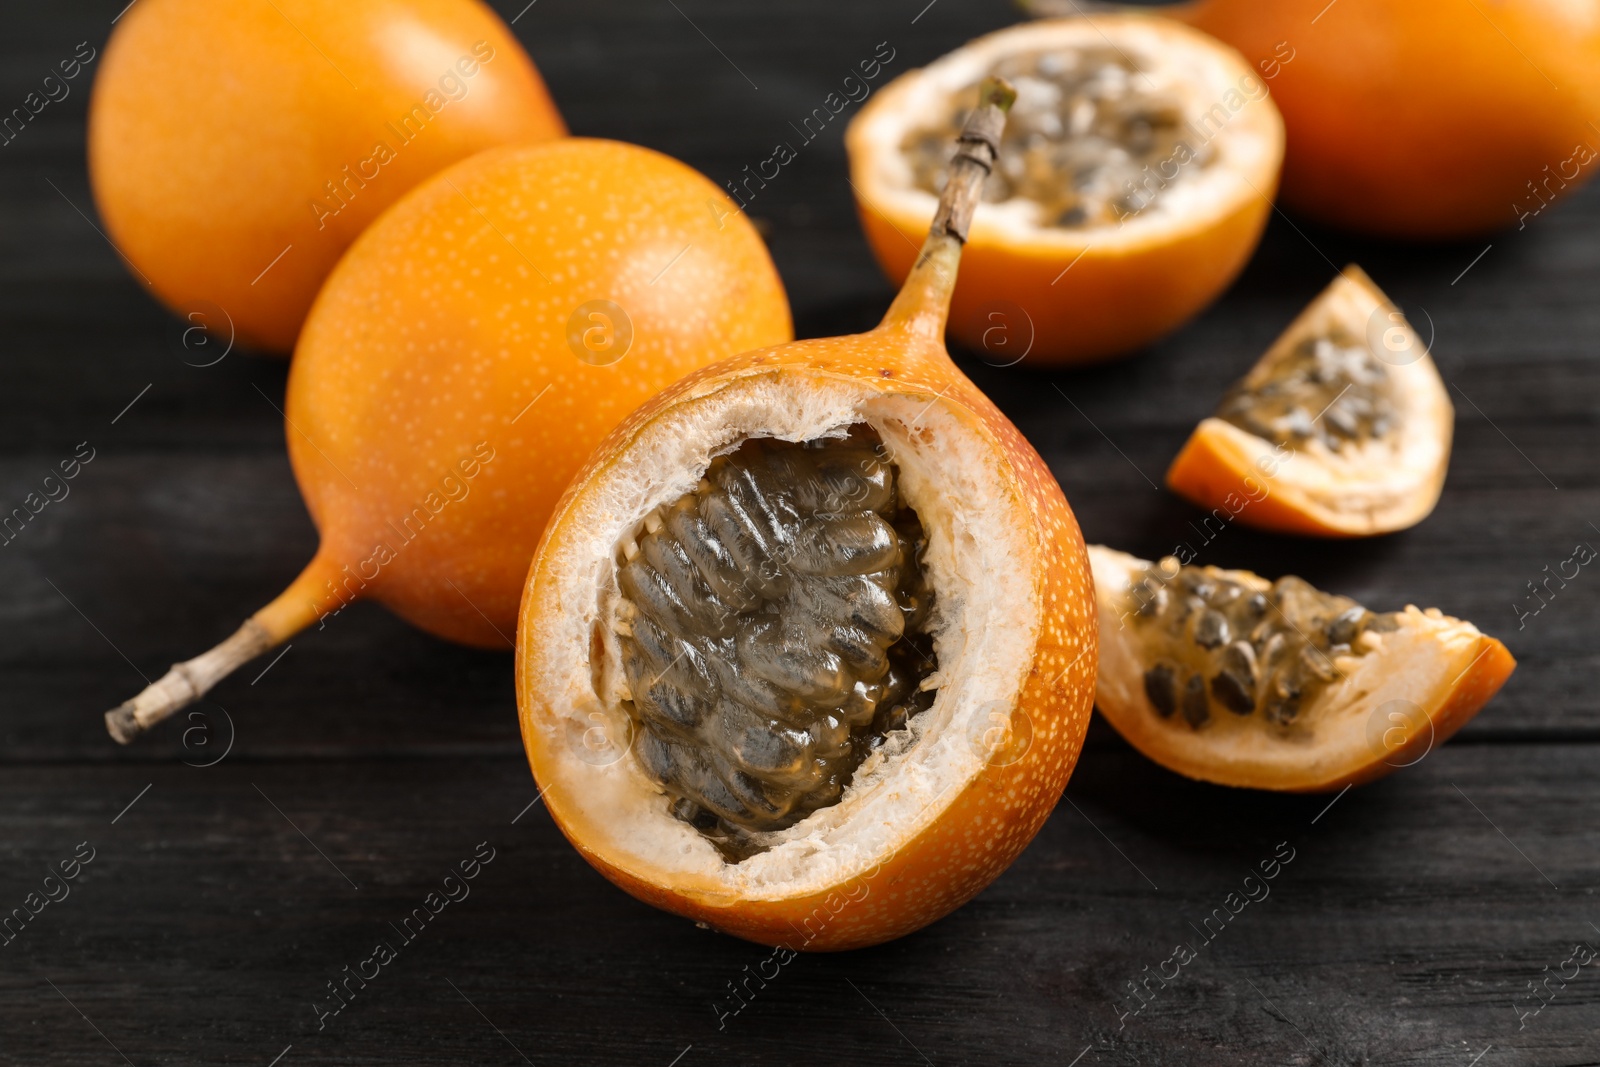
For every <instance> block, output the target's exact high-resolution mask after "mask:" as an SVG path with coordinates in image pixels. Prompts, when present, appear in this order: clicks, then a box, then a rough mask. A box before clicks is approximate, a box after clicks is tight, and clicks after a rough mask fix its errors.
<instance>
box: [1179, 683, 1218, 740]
mask: <svg viewBox="0 0 1600 1067" xmlns="http://www.w3.org/2000/svg"><path fill="white" fill-rule="evenodd" d="M1183 717H1184V719H1185V720H1187V721H1188V723H1189V725H1190V726H1193V727H1195V728H1197V729H1198V728H1199V727H1200V726H1201V724H1203V723H1204V722H1205V721H1206V720H1207V719H1209V718H1211V709H1210V708H1209V707H1208V706H1207V705H1206V680H1205V679H1204V678H1202V677H1200V675H1198V674H1191V675H1190V676H1189V684H1188V685H1186V686H1184V687H1183Z"/></svg>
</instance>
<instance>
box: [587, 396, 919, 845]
mask: <svg viewBox="0 0 1600 1067" xmlns="http://www.w3.org/2000/svg"><path fill="white" fill-rule="evenodd" d="M924 545H925V538H924V535H923V530H922V526H921V523H920V521H919V520H918V518H917V515H916V513H915V512H914V511H913V510H912V509H911V508H910V507H909V506H908V505H907V504H906V502H905V501H904V499H903V498H902V496H901V494H900V491H899V485H898V478H897V472H896V469H895V466H894V464H893V463H892V462H891V461H890V458H889V455H888V452H887V450H886V448H885V446H884V445H883V442H882V441H881V439H880V438H879V437H878V436H877V434H876V433H875V432H874V431H873V430H871V428H870V427H867V426H856V427H853V428H851V430H850V432H849V435H848V436H847V437H845V438H842V439H824V440H817V441H808V442H805V443H803V444H796V443H791V442H784V441H778V440H774V439H770V438H755V439H751V440H749V441H746V442H745V443H744V444H742V445H741V446H740V447H739V448H738V449H737V450H735V451H733V452H732V453H730V454H728V455H724V456H719V457H717V458H716V459H715V460H713V461H712V464H711V467H710V469H709V470H708V471H707V472H706V475H705V477H704V478H703V479H702V480H701V482H700V484H699V486H698V487H697V488H696V489H695V490H694V491H692V492H690V493H687V494H685V495H684V496H682V497H680V498H679V499H678V500H676V501H674V502H672V503H671V504H669V505H665V506H663V507H661V508H659V509H657V510H656V511H655V512H653V513H652V514H651V515H650V516H648V517H647V518H646V519H645V522H644V526H643V527H642V528H641V530H640V531H639V532H638V534H637V535H636V537H635V538H634V539H632V540H630V541H629V542H628V543H626V544H624V545H623V546H622V550H621V553H620V559H619V562H618V572H617V582H618V587H619V589H620V590H621V592H622V595H623V597H624V598H625V599H624V601H623V603H622V605H621V612H620V617H621V619H622V622H621V626H620V629H621V630H622V631H624V632H622V633H621V634H620V635H619V636H620V644H621V650H622V668H623V672H624V675H625V676H626V679H627V684H628V691H629V693H630V697H631V699H630V700H629V701H628V702H627V705H628V712H629V714H630V715H631V716H632V717H633V720H634V723H635V727H636V730H637V734H638V736H637V741H636V743H635V748H634V752H635V754H636V756H637V757H638V759H639V762H640V764H641V766H642V767H643V768H644V769H645V771H646V772H647V773H648V774H649V775H650V776H651V777H652V778H653V779H654V780H655V781H656V782H657V783H658V784H659V785H661V786H662V787H663V788H664V789H665V790H666V792H667V794H668V796H669V797H670V798H671V805H672V811H673V813H674V814H675V815H677V816H678V817H679V818H681V819H683V820H685V821H686V822H689V823H691V824H692V825H694V826H695V827H696V828H697V829H699V830H700V831H701V832H702V833H704V834H705V835H706V836H707V837H708V838H710V839H711V840H712V841H713V842H714V843H715V844H717V846H718V847H719V848H721V849H722V851H723V852H724V854H725V855H727V856H728V857H729V858H730V859H739V858H742V857H744V856H747V855H750V854H753V853H754V852H755V851H758V850H759V849H758V846H757V845H755V844H754V843H753V842H752V840H751V836H750V835H751V834H753V833H761V832H766V831H772V830H779V829H783V828H784V827H787V826H791V825H793V824H794V823H796V822H798V821H799V820H800V819H802V818H804V817H805V816H806V815H808V814H810V813H811V812H813V811H816V810H817V809H819V808H823V807H826V806H828V805H830V804H833V803H834V802H836V801H837V800H838V799H839V797H840V795H841V793H842V792H843V790H844V788H845V786H846V785H848V784H849V781H850V778H851V776H852V774H853V773H854V772H855V769H856V768H857V767H858V766H859V765H860V764H861V762H862V760H864V759H865V758H866V756H867V755H868V754H869V753H870V752H871V751H872V750H873V749H874V748H876V747H878V746H879V745H881V744H882V743H883V742H884V740H885V738H886V737H887V736H888V734H889V733H890V732H891V731H893V730H897V729H901V728H903V727H904V726H905V724H906V721H907V720H908V719H909V718H910V717H911V716H913V715H916V714H917V713H918V712H920V711H922V710H924V709H926V708H927V707H928V706H930V705H931V704H932V702H933V694H932V692H930V691H924V690H923V689H922V688H921V683H922V682H923V681H924V679H926V678H927V677H928V676H929V675H931V674H932V673H933V671H934V669H935V668H936V666H937V662H936V658H935V655H934V651H933V642H932V637H931V636H930V634H929V630H928V628H929V624H930V614H931V611H932V607H933V598H932V593H931V591H930V590H929V588H928V586H927V582H926V580H925V578H924V576H923V571H922V563H921V556H922V552H923V548H924Z"/></svg>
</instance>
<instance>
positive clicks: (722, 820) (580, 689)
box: [517, 84, 1097, 950]
mask: <svg viewBox="0 0 1600 1067" xmlns="http://www.w3.org/2000/svg"><path fill="white" fill-rule="evenodd" d="M984 92H985V98H984V103H983V105H982V106H981V107H980V108H979V109H978V110H977V111H976V112H975V113H974V115H973V117H972V119H970V120H969V123H968V125H967V127H966V128H965V129H964V132H963V136H962V150H961V153H960V154H959V155H958V156H957V157H956V160H955V161H954V162H953V163H952V164H951V171H952V174H951V181H950V183H949V184H948V186H947V188H946V193H945V197H944V199H943V201H942V202H941V207H940V214H939V218H938V219H937V220H936V222H935V224H934V227H933V230H932V233H931V235H930V236H929V238H928V240H927V243H926V246H925V248H924V253H923V255H922V257H921V258H920V260H919V262H918V264H917V266H916V268H915V269H914V270H913V271H912V273H911V276H910V278H909V279H908V281H907V283H906V286H905V288H904V289H903V290H902V292H901V294H900V296H899V297H898V298H897V299H896V300H895V302H894V304H893V306H891V307H890V309H889V312H888V314H887V315H886V316H885V317H884V320H883V323H882V324H881V325H880V326H878V327H877V328H876V329H874V330H872V331H870V332H868V333H864V334H859V335H856V336H851V337H833V338H826V339H819V340H807V341H798V342H795V343H793V344H788V345H781V346H779V347H777V348H769V349H765V350H763V351H759V352H752V353H747V354H745V355H743V356H736V357H733V358H732V359H730V360H724V361H722V362H720V363H716V364H713V365H712V366H710V367H708V368H705V369H704V370H702V371H700V372H697V373H695V374H692V375H690V376H689V377H687V378H685V379H683V380H681V381H680V382H678V383H677V384H676V385H674V386H672V387H671V388H669V389H668V390H666V391H665V392H664V393H662V394H660V395H659V396H657V397H656V398H655V399H653V400H651V401H650V402H648V403H647V404H646V405H645V406H644V407H642V408H640V409H639V410H638V411H637V412H635V413H634V414H633V415H632V416H631V417H630V418H629V419H628V420H627V421H626V422H625V423H623V424H622V425H621V426H620V427H618V428H617V430H616V431H615V432H613V433H612V434H611V436H610V437H608V438H607V439H606V441H605V442H603V443H602V445H601V446H600V448H599V449H598V450H597V451H596V452H595V454H594V455H593V456H592V457H591V459H590V461H589V464H588V466H587V467H586V468H585V469H584V470H583V471H582V472H580V474H579V476H578V477H577V479H576V480H575V481H574V482H573V484H572V486H571V488H570V489H569V490H568V492H567V495H566V497H565V498H564V499H563V501H562V503H561V504H560V505H559V506H558V507H557V509H556V512H555V515H554V517H553V518H552V520H551V522H550V525H549V526H548V528H547V529H546V531H545V537H544V542H543V543H542V545H541V546H540V548H539V553H538V556H537V557H536V558H535V560H534V563H533V567H532V570H531V571H530V572H529V575H528V584H527V587H526V590H525V593H524V596H523V601H522V617H521V621H520V623H519V625H518V631H517V689H518V699H519V705H520V708H521V712H522V730H523V739H524V743H525V744H526V747H527V751H528V758H529V762H530V763H531V765H532V767H533V771H534V775H535V777H536V778H537V779H538V782H539V786H540V790H541V794H542V795H543V797H544V800H545V804H546V806H547V807H548V808H549V810H550V813H551V815H552V816H553V817H554V818H555V820H556V822H557V824H558V825H559V826H560V827H561V828H562V830H563V831H564V832H565V833H566V834H567V836H568V837H569V838H570V839H571V840H572V841H573V843H574V844H575V845H577V847H578V848H579V849H580V850H581V851H582V852H583V855H584V857H585V858H586V859H588V860H589V862H590V863H592V864H594V865H595V867H597V868H598V869H599V870H600V871H601V872H602V873H603V874H604V875H605V876H606V877H608V878H610V879H611V880H612V881H614V882H616V883H617V884H618V885H619V886H621V887H623V888H624V889H626V890H627V891H628V892H630V893H633V894H634V895H635V896H638V897H639V898H640V899H642V900H645V901H648V902H650V903H653V904H656V905H658V906H660V907H663V908H666V909H668V910H671V911H674V912H677V913H678V914H681V915H685V916H689V917H692V918H694V919H696V920H698V921H700V922H704V923H707V924H709V925H711V926H714V927H716V928H718V929H720V930H724V931H726V932H728V933H732V934H736V935H738V936H740V937H745V938H750V939H752V940H756V941H762V942H765V943H767V944H771V945H783V946H786V947H788V948H790V949H795V950H799V949H811V950H818V949H841V948H850V947H854V946H859V945H867V944H873V943H875V942H879V941H884V940H887V939H889V938H891V937H896V936H898V935H900V934H903V933H906V932H907V931H910V930H914V929H916V928H918V927H920V926H922V925H924V924H926V923H928V922H931V921H933V920H934V919H936V918H938V917H939V916H941V915H944V914H945V913H946V912H948V911H950V910H951V909H953V908H955V907H956V906H958V905H959V904H961V903H962V902H963V901H965V900H967V899H969V898H970V897H972V896H973V895H974V894H975V893H977V892H978V891H979V890H980V889H982V888H983V887H984V886H985V885H987V884H988V882H989V881H990V880H991V879H993V878H994V877H996V876H997V875H998V874H999V873H1000V872H1001V871H1002V870H1003V869H1004V868H1005V866H1006V865H1007V864H1008V863H1010V862H1011V860H1012V859H1014V858H1015V857H1016V856H1017V854H1018V853H1020V852H1021V851H1022V849H1023V848H1024V847H1025V846H1026V844H1027V843H1028V841H1029V840H1030V839H1031V838H1032V837H1033V835H1034V834H1035V833H1036V832H1037V831H1038V829H1039V827H1040V826H1041V825H1043V823H1044V820H1045V818H1046V816H1047V815H1048V814H1049V812H1050V810H1051V808H1052V807H1053V806H1054V805H1055V802H1056V800H1057V799H1058V798H1059V797H1060V795H1061V790H1062V788H1063V787H1064V786H1065V784H1066V781H1067V776H1068V775H1069V774H1070V773H1071V771H1072V767H1073V764H1074V763H1075V762H1076V760H1077V756H1078V751H1079V748H1080V746H1081V743H1082V740H1083V733H1084V730H1085V729H1086V728H1087V724H1088V716H1089V709H1090V706H1091V703H1092V691H1093V677H1094V662H1095V652H1094V649H1095V636H1096V633H1097V630H1096V627H1095V622H1094V614H1093V612H1094V603H1093V602H1094V594H1093V590H1092V587H1091V585H1090V579H1089V570H1088V561H1087V557H1086V556H1085V552H1084V547H1083V541H1082V538H1081V536H1080V535H1079V533H1078V528H1077V524H1076V523H1075V522H1074V520H1073V518H1072V513H1071V511H1070V510H1069V509H1068V507H1067V503H1066V501H1065V500H1064V499H1063V497H1062V495H1061V490H1060V487H1059V486H1058V485H1057V484H1056V482H1055V480H1054V478H1052V477H1051V475H1050V472H1049V469H1048V468H1047V467H1045V465H1044V463H1043V461H1042V460H1041V459H1040V458H1039V456H1038V455H1037V453H1035V452H1034V450H1033V449H1032V448H1031V447H1030V446H1029V445H1028V443H1027V442H1026V441H1025V440H1024V439H1023V438H1022V436H1021V434H1019V433H1018V432H1017V430H1016V428H1015V427H1014V426H1012V425H1011V423H1010V422H1009V421H1007V420H1006V418H1005V416H1004V415H1002V414H1001V413H1000V412H999V410H998V409H996V408H995V406H994V405H993V404H992V403H990V402H989V401H988V400H987V399H986V398H985V397H984V395H983V394H982V393H981V392H979V391H978V389H977V388H976V387H975V386H974V385H973V384H972V383H971V382H970V381H969V380H967V378H965V377H964V376H963V375H962V374H961V372H960V371H959V370H957V369H956V366H955V365H954V364H953V363H952V362H951V361H950V358H949V356H948V355H947V354H946V353H945V350H944V346H943V343H942V337H943V333H944V324H945V315H946V311H947V309H948V306H949V298H950V291H951V289H952V287H953V285H954V282H955V272H956V265H957V263H958V261H959V257H960V252H961V240H962V237H963V235H964V234H965V233H966V227H967V224H968V221H969V220H970V219H971V212H972V208H973V206H974V205H975V204H976V202H977V196H978V189H979V187H980V185H981V183H982V180H983V177H984V175H985V174H986V173H987V172H988V169H989V166H990V165H991V164H992V163H993V160H994V157H995V152H996V150H997V146H998V144H999V135H1000V129H1001V126H1002V125H1003V117H1002V107H1003V106H1004V105H1005V104H1006V103H1008V99H1007V96H1006V93H1005V89H1004V86H1003V85H999V84H991V85H988V86H986V87H985V90H984Z"/></svg>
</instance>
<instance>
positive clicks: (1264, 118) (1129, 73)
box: [845, 12, 1284, 364]
mask: <svg viewBox="0 0 1600 1067" xmlns="http://www.w3.org/2000/svg"><path fill="white" fill-rule="evenodd" d="M991 74H994V75H999V76H1001V77H1004V78H1007V79H1008V80H1010V81H1012V82H1014V83H1015V84H1016V87H1017V104H1016V107H1015V108H1014V109H1013V112H1012V116H1011V120H1010V123H1009V125H1008V126H1007V128H1006V134H1005V142H1004V144H1003V145H1002V150H1001V154H1000V163H999V166H998V167H997V168H996V169H995V171H994V173H993V174H992V175H990V177H989V178H988V180H987V182H986V183H985V186H984V190H983V203H982V204H981V205H980V206H979V208H978V211H977V215H976V217H975V220H974V223H973V228H972V234H971V239H970V241H969V243H968V247H967V250H966V258H965V261H964V262H963V263H962V267H961V280H960V282H959V283H958V284H957V286H956V294H955V301H954V304H953V306H952V309H951V313H950V328H951V332H952V333H953V334H954V335H955V336H956V337H957V338H959V339H960V340H961V341H962V342H964V343H965V344H966V345H968V346H969V347H971V348H974V349H977V350H978V351H979V352H980V353H982V354H983V355H984V356H985V357H986V358H991V357H1004V358H1006V359H1007V361H1008V362H1010V361H1012V360H1020V359H1024V358H1026V359H1027V360H1029V361H1031V362H1033V363H1043V364H1051V363H1057V364H1059V363H1077V362H1086V361H1090V360H1096V359H1103V358H1106V357H1108V356H1113V355H1117V354H1120V353H1125V352H1129V351H1131V350H1133V349H1136V348H1138V347H1139V346H1140V345H1143V344H1145V343H1147V342H1149V341H1152V340H1154V339H1155V338H1157V337H1160V336H1162V335H1163V334H1165V333H1167V332H1169V331H1171V330H1172V329H1174V328H1176V327H1177V326H1178V325H1179V324H1180V323H1182V322H1184V321H1185V320H1186V319H1188V318H1190V317H1191V316H1192V315H1194V314H1195V313H1196V312H1197V311H1199V310H1200V309H1201V308H1203V307H1204V306H1205V305H1207V304H1209V303H1210V302H1211V301H1212V300H1213V299H1215V298H1216V296H1217V294H1219V293H1220V292H1222V290H1223V289H1225V288H1227V286H1228V284H1229V283H1230V282H1231V281H1232V280H1233V278H1234V276H1235V275H1236V274H1237V273H1238V272H1239V270H1240V269H1241V268H1242V267H1243V266H1244V263H1245V261H1246V260H1247V259H1249V257H1250V253H1251V251H1252V250H1253V249H1254V248H1255V246H1256V243H1257V241H1258V240H1259V239H1260V237H1261V231H1262V228H1263V227H1264V226H1265V224H1266V219H1267V216H1268V215H1269V214H1270V213H1271V211H1272V196H1273V194H1274V192H1275V191H1276V189H1277V181H1278V169H1279V166H1280V165H1281V163H1282V161H1283V143H1284V142H1283V121H1282V119H1281V118H1280V117H1279V115H1278V111H1277V108H1276V107H1275V106H1274V105H1273V102H1272V99H1271V97H1270V96H1269V95H1268V93H1267V87H1266V83H1265V82H1264V81H1263V80H1262V79H1261V78H1259V77H1258V76H1257V75H1256V73H1255V72H1254V71H1253V70H1252V69H1251V68H1250V66H1249V65H1248V64H1247V63H1245V62H1244V60H1242V59H1241V58H1240V57H1239V55H1238V53H1236V52H1234V51H1233V50H1232V49H1231V48H1229V47H1227V46H1226V45H1224V44H1221V43H1220V42H1218V41H1217V40H1215V39H1214V38H1211V37H1209V36H1207V35H1205V34H1203V33H1200V32H1198V31H1196V30H1193V29H1191V28H1189V27H1188V26H1184V25H1182V24H1181V23H1178V22H1174V21H1172V20H1170V19H1165V18H1161V17H1159V16H1156V15H1150V14H1140V13H1135V12H1125V13H1099V14H1095V15H1092V16H1085V17H1078V18H1064V19H1050V20H1044V21H1039V22H1033V23H1027V24H1024V25H1020V26H1013V27H1011V28H1009V29H1005V30H1001V31H999V32H998V33H992V34H989V35H988V36H986V37H980V38H979V39H977V40H975V41H972V42H971V43H969V44H966V45H964V46H962V47H961V48H958V49H956V50H955V51H954V52H951V53H950V54H949V55H946V56H944V57H943V58H941V59H939V60H937V61H936V62H934V63H932V64H930V65H929V66H927V67H925V68H922V69H920V70H914V71H911V72H909V73H907V74H904V75H902V76H901V77H899V78H897V79H896V80H895V81H894V82H892V83H890V84H889V85H888V86H886V87H885V88H884V89H883V90H882V91H881V92H879V93H878V94H877V95H876V96H874V97H873V99H872V100H871V101H869V102H868V103H867V104H866V105H865V106H864V107H863V108H862V110H861V113H860V114H859V115H858V116H857V117H856V118H855V120H854V121H852V122H851V124H850V129H849V133H848V135H847V136H846V141H845V143H846V146H847V148H848V150H849V154H850V172H851V182H852V185H853V188H854V190H855V193H856V201H857V207H858V210H859V212H860V216H861V220H862V224H863V226H864V227H865V229H866V233H867V237H868V240H869V241H870V242H871V244H872V248H873V251H874V252H875V253H876V254H877V257H878V262H879V263H880V264H881V265H882V266H883V269H884V271H885V272H886V273H888V274H889V275H890V276H891V277H892V278H894V279H895V280H899V279H902V278H904V277H905V276H906V273H907V272H908V271H909V270H910V269H911V265H912V262H913V260H914V259H915V257H916V253H917V244H916V242H917V241H919V240H920V239H921V238H922V236H923V235H924V234H925V233H927V229H928V220H929V219H930V218H932V216H933V205H934V202H935V200H936V199H937V197H938V195H939V192H940V190H941V189H942V188H943V182H944V168H945V164H946V163H947V162H948V161H949V159H950V154H951V152H952V145H953V142H954V134H955V131H956V130H957V129H959V128H960V125H961V122H962V119H963V117H964V116H965V115H966V113H967V112H968V111H969V110H970V109H971V108H972V105H973V100H974V98H975V95H976V86H977V84H978V82H979V81H980V80H981V79H982V78H983V77H985V76H986V75H991Z"/></svg>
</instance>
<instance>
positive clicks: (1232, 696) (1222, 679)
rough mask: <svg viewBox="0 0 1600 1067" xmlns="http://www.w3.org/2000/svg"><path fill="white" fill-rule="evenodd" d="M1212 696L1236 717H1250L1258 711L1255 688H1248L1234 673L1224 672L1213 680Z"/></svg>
mask: <svg viewBox="0 0 1600 1067" xmlns="http://www.w3.org/2000/svg"><path fill="white" fill-rule="evenodd" d="M1211 695H1212V696H1213V697H1216V699H1217V703H1218V704H1221V705H1222V706H1223V707H1225V708H1227V709H1228V710H1229V711H1231V712H1233V713H1234V714H1235V715H1248V714H1250V713H1251V712H1252V711H1254V710H1256V693H1255V688H1254V687H1253V686H1246V685H1245V683H1244V682H1243V681H1242V680H1241V679H1240V678H1239V676H1238V675H1236V674H1234V673H1233V672H1232V671H1223V672H1222V673H1221V674H1219V675H1217V676H1216V677H1214V678H1212V679H1211Z"/></svg>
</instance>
